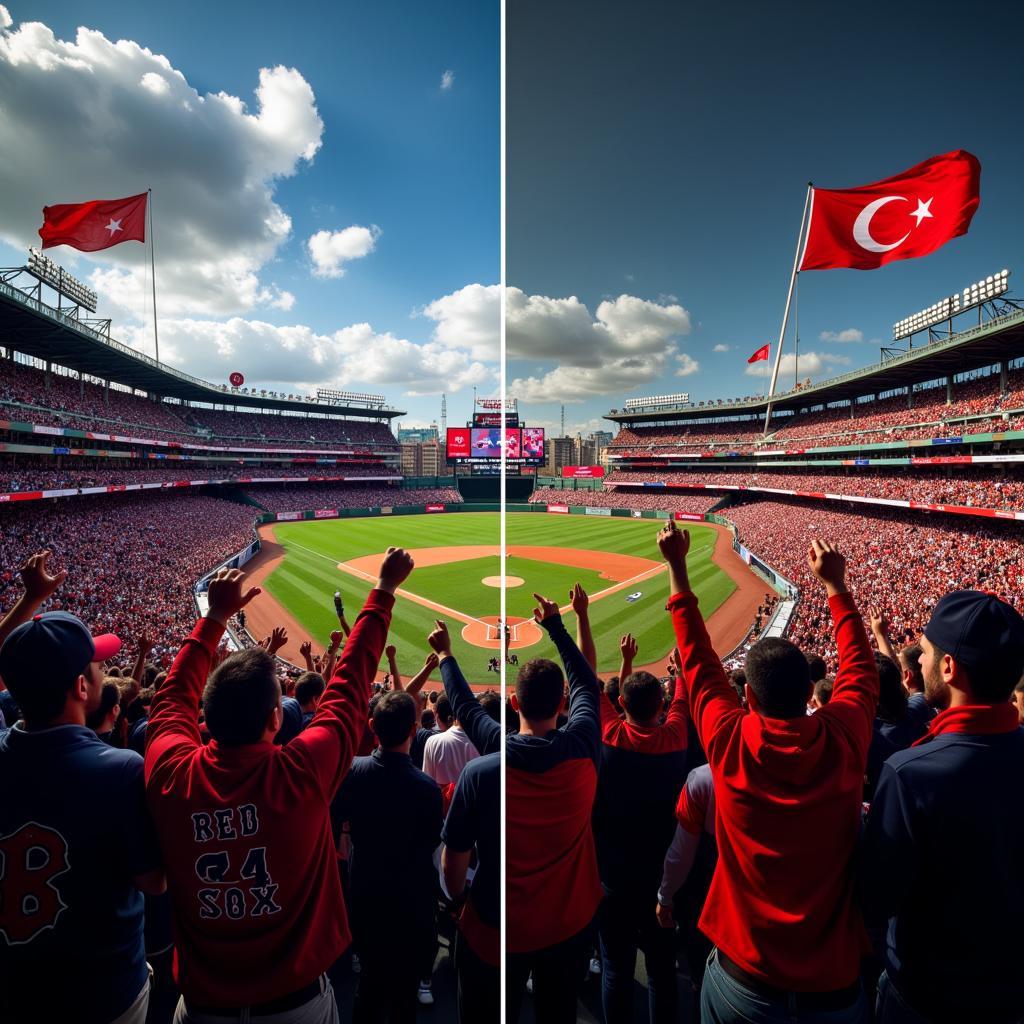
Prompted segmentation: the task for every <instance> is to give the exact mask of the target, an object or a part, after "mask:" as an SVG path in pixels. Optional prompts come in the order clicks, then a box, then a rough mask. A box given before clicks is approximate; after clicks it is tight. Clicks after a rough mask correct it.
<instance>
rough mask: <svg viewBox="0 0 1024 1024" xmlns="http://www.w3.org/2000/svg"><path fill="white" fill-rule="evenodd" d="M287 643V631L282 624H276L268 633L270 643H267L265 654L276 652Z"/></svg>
mask: <svg viewBox="0 0 1024 1024" xmlns="http://www.w3.org/2000/svg"><path fill="white" fill-rule="evenodd" d="M286 643H288V632H287V630H285V628H284V626H277V627H276V628H275V629H274V630H273V631H272V632H271V634H270V643H268V644H267V654H277V652H278V651H279V650H281V648H282V647H284V645H285V644H286Z"/></svg>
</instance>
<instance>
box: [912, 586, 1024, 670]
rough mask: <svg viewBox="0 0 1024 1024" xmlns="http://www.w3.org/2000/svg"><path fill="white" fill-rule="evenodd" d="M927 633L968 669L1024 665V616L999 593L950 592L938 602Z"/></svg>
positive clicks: (926, 634)
mask: <svg viewBox="0 0 1024 1024" xmlns="http://www.w3.org/2000/svg"><path fill="white" fill-rule="evenodd" d="M924 635H925V636H926V637H928V639H929V640H930V641H931V642H932V643H933V644H935V646H936V647H938V648H940V649H941V650H943V651H945V652H946V654H948V655H950V656H951V657H952V658H954V659H955V660H956V661H958V662H960V663H961V664H962V665H964V666H965V667H966V668H981V667H985V666H991V665H995V664H1000V663H1003V662H1012V663H1015V664H1017V665H1021V664H1024V618H1022V617H1021V614H1020V612H1018V611H1017V610H1016V609H1015V608H1013V607H1012V606H1011V605H1008V604H1007V603H1006V602H1005V601H1000V600H999V598H998V597H996V596H995V594H986V593H984V592H982V591H980V590H954V591H953V593H951V594H946V595H945V597H943V598H941V599H940V600H939V602H938V604H936V605H935V610H934V611H933V612H932V617H931V619H930V620H929V622H928V625H927V626H925V627H924Z"/></svg>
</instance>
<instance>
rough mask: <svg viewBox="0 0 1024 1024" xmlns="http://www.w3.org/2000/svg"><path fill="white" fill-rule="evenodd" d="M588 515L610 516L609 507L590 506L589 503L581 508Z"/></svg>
mask: <svg viewBox="0 0 1024 1024" xmlns="http://www.w3.org/2000/svg"><path fill="white" fill-rule="evenodd" d="M583 511H584V512H585V513H586V514H587V515H588V516H610V515H611V514H612V510H611V509H610V508H591V507H590V506H589V505H588V506H587V507H586V508H585V509H584V510H583Z"/></svg>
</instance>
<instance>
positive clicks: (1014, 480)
mask: <svg viewBox="0 0 1024 1024" xmlns="http://www.w3.org/2000/svg"><path fill="white" fill-rule="evenodd" d="M605 480H606V482H607V485H608V486H609V487H615V485H616V484H633V485H635V484H640V483H644V482H646V481H651V480H656V481H658V482H659V483H664V484H667V485H669V486H673V487H688V486H697V485H702V484H705V485H715V486H721V487H776V488H780V489H782V490H793V491H813V492H819V493H827V494H847V495H854V496H858V497H866V498H886V499H897V500H902V501H920V502H925V503H927V504H931V505H960V506H966V507H974V508H994V509H1014V510H1021V509H1024V470H1022V469H1021V467H1020V466H1019V464H1017V463H1003V464H998V463H986V464H985V465H978V466H970V465H955V466H952V467H949V468H936V467H927V466H908V467H906V468H905V469H896V468H893V469H883V468H880V469H873V468H869V467H864V468H861V469H857V470H852V471H844V470H840V469H831V470H828V469H824V468H823V469H822V470H819V471H816V472H809V471H806V470H805V471H802V472H793V471H787V470H784V469H778V470H776V469H765V468H763V467H759V468H758V469H756V470H750V469H740V468H737V469H735V470H732V471H731V472H703V471H702V470H699V469H694V470H692V471H690V472H686V471H677V470H674V471H664V470H660V469H658V470H653V469H647V470H632V471H630V470H616V471H615V472H613V473H610V474H609V475H608V476H607V477H606V478H605ZM613 495H614V496H613V497H612V498H611V499H609V500H610V502H611V503H612V504H614V503H615V497H617V496H621V500H622V501H623V502H626V501H631V500H632V499H631V498H630V497H629V490H628V489H626V488H624V489H622V490H617V491H614V492H613ZM654 497H655V501H657V500H658V497H657V495H655V496H654ZM661 500H662V502H664V500H665V499H664V498H662V499H661ZM626 507H630V508H633V507H636V506H634V505H632V504H630V505H627V506H626ZM642 507H658V506H657V505H655V506H642Z"/></svg>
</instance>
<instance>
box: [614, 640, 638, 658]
mask: <svg viewBox="0 0 1024 1024" xmlns="http://www.w3.org/2000/svg"><path fill="white" fill-rule="evenodd" d="M637 649H638V648H637V642H636V637H635V636H633V634H632V633H627V634H626V635H625V636H624V637H623V638H622V639H621V640H620V641H619V651H620V652H621V653H622V660H623V661H625V660H626V659H627V658H628V659H629V661H630V664H632V662H633V659H634V658H635V657H636V652H637Z"/></svg>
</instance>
